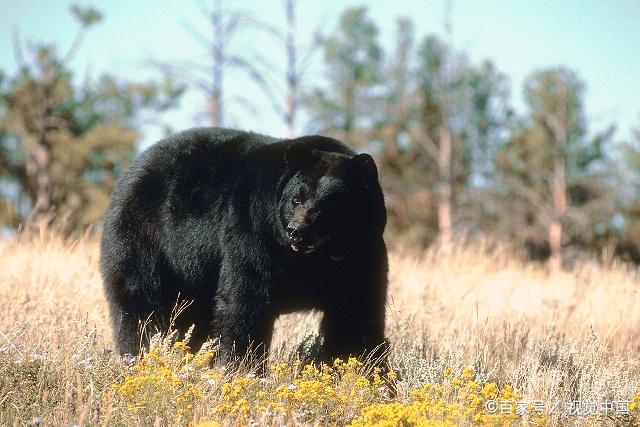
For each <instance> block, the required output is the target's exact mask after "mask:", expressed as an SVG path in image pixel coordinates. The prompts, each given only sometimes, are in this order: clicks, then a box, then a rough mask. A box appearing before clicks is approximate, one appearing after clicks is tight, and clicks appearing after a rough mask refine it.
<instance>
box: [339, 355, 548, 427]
mask: <svg viewBox="0 0 640 427" xmlns="http://www.w3.org/2000/svg"><path fill="white" fill-rule="evenodd" d="M443 376H444V378H445V380H444V381H443V382H442V383H435V384H433V383H427V384H425V385H423V386H422V387H420V388H417V389H414V390H412V391H411V399H410V401H409V402H406V403H399V402H392V403H386V404H374V405H371V406H368V407H366V408H364V409H363V411H362V414H361V415H360V416H359V417H357V418H356V419H355V420H354V421H353V422H352V423H351V424H350V425H351V426H354V427H355V426H381V427H382V426H398V425H411V426H414V425H415V426H424V427H449V426H451V427H454V426H459V425H478V426H516V425H545V424H546V422H547V417H546V416H545V415H542V414H537V413H535V411H534V410H533V408H531V407H530V408H527V411H525V412H526V413H527V417H526V419H525V416H524V414H519V413H518V411H517V410H516V403H515V402H517V401H519V400H520V399H521V396H520V395H519V394H518V393H516V392H515V391H514V390H513V388H512V387H511V386H510V385H505V386H504V387H502V388H500V387H498V386H497V385H496V384H495V383H493V382H487V383H485V384H478V383H477V382H476V381H474V379H473V378H474V373H473V371H472V370H470V369H468V368H464V369H463V370H462V372H461V374H460V375H458V376H454V375H453V370H452V369H451V368H447V369H445V370H444V372H443ZM489 401H492V402H493V401H497V402H509V403H508V404H507V407H502V408H503V410H502V411H500V412H499V413H496V411H494V410H489V409H487V402H489Z"/></svg>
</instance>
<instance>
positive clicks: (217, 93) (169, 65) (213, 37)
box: [152, 0, 274, 126]
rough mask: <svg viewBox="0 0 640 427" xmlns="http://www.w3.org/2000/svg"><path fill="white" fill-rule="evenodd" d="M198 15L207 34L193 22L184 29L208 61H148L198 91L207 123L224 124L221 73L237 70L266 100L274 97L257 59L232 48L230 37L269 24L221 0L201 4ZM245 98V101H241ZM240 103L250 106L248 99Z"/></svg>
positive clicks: (224, 95) (261, 28)
mask: <svg viewBox="0 0 640 427" xmlns="http://www.w3.org/2000/svg"><path fill="white" fill-rule="evenodd" d="M201 12H202V15H203V16H204V17H205V18H206V19H207V20H208V22H209V26H210V30H211V32H210V34H208V35H207V34H203V33H201V32H200V31H199V30H198V29H197V28H196V27H195V26H194V25H191V24H187V25H186V29H187V30H188V31H189V32H190V33H191V35H192V36H193V38H194V39H195V40H196V42H197V43H198V44H199V45H200V46H201V47H202V48H203V49H204V50H205V52H206V54H207V56H208V57H209V63H208V64H203V63H202V62H199V61H182V62H180V61H167V62H162V61H152V62H153V64H154V65H155V66H156V67H157V68H159V69H160V70H162V71H163V72H165V73H166V74H167V75H168V76H170V77H171V78H172V79H174V80H177V81H180V82H181V83H183V84H185V85H186V86H187V87H190V88H192V89H195V90H198V91H200V92H201V93H202V94H203V95H204V96H205V98H206V100H207V111H208V116H209V122H210V124H211V126H225V124H226V111H227V110H226V107H225V105H226V103H227V95H226V91H225V75H226V74H227V72H228V71H229V70H237V71H240V72H241V73H244V74H245V75H246V76H248V77H249V78H250V79H251V80H252V81H253V82H254V83H256V84H257V85H258V87H259V89H260V90H262V91H263V92H264V93H265V94H266V95H267V96H268V97H269V99H270V100H273V99H274V94H273V89H272V88H271V85H270V82H269V81H268V80H267V79H266V77H265V76H264V73H263V70H262V69H261V68H260V66H259V64H258V61H257V59H255V58H250V57H249V56H248V55H242V54H240V53H238V52H239V51H240V50H239V49H234V40H235V39H236V38H237V37H238V36H239V35H240V34H241V33H242V32H243V31H247V30H262V31H265V32H267V33H271V32H273V28H272V27H271V26H268V25H265V24H264V23H261V22H259V21H258V20H256V19H254V18H253V17H252V16H251V15H250V14H248V13H247V12H244V11H241V10H228V9H225V8H223V6H222V0H211V7H210V8H207V7H202V8H201ZM243 101H246V100H243ZM241 104H242V105H244V106H246V107H251V105H250V104H251V103H250V102H242V103H241Z"/></svg>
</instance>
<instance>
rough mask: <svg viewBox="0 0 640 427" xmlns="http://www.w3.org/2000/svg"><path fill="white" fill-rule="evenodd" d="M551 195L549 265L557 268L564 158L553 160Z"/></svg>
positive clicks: (564, 205)
mask: <svg viewBox="0 0 640 427" xmlns="http://www.w3.org/2000/svg"><path fill="white" fill-rule="evenodd" d="M551 193H552V197H553V219H552V220H551V223H550V224H549V248H550V250H551V256H550V257H549V267H551V268H554V269H557V268H560V267H561V266H562V218H563V217H564V214H565V213H566V211H567V183H566V164H565V160H564V158H558V159H556V160H555V161H554V171H553V181H552V183H551Z"/></svg>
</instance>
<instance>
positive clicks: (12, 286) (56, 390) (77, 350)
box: [0, 230, 640, 425]
mask: <svg viewBox="0 0 640 427" xmlns="http://www.w3.org/2000/svg"><path fill="white" fill-rule="evenodd" d="M98 257H99V254H98V243H97V239H96V238H95V237H91V236H85V237H81V238H76V239H72V240H65V239H62V238H60V237H58V236H57V235H56V234H54V233H52V232H49V231H47V230H40V231H38V232H30V233H23V234H21V235H19V236H17V237H16V238H15V239H12V240H5V241H0V313H2V315H1V316H0V378H2V379H0V425H6V424H11V423H22V422H24V421H25V420H26V421H30V420H32V419H36V420H35V422H38V421H39V420H40V419H43V420H48V423H49V424H50V425H62V424H65V423H66V425H69V424H70V423H80V424H91V423H103V422H104V421H100V422H98V421H99V419H98V418H96V417H102V418H100V419H101V420H104V419H105V411H106V412H109V411H112V410H114V411H115V409H113V408H109V407H101V405H102V404H103V403H104V402H103V400H101V399H103V397H102V396H101V393H102V391H104V390H105V388H106V387H108V385H109V384H110V383H112V382H114V381H117V380H118V378H122V376H123V372H125V369H126V366H125V365H124V363H123V362H122V361H120V360H119V359H118V358H117V357H115V356H114V355H113V354H110V352H109V351H108V350H105V349H110V348H112V347H113V344H112V341H111V333H110V329H109V321H108V320H109V319H108V312H107V307H106V302H105V299H104V297H103V293H102V284H101V279H100V275H99V271H98ZM638 279H639V277H638V272H637V270H635V269H634V268H631V267H629V266H627V265H624V264H619V263H615V262H609V263H606V264H603V263H601V262H596V261H595V260H584V261H581V262H577V263H576V264H575V266H574V267H572V268H571V270H568V271H549V270H547V269H546V268H545V267H543V266H539V265H533V264H527V263H525V262H523V261H521V260H520V259H519V258H518V257H517V256H516V255H514V253H513V251H512V250H510V249H509V248H507V247H505V246H501V245H495V244H492V243H489V242H486V241H485V242H469V241H462V240H460V241H458V242H457V243H455V244H454V245H453V246H451V247H449V248H448V249H447V250H443V249H440V248H432V249H430V250H427V251H424V252H417V251H412V252H407V253H400V252H395V253H392V254H391V255H390V292H389V304H388V309H387V335H388V337H389V339H390V340H391V342H392V344H393V353H392V360H393V362H394V364H395V365H396V366H397V367H398V368H399V369H400V371H401V372H402V377H403V378H402V380H401V382H400V384H399V397H398V398H399V399H402V398H403V396H404V397H406V393H407V390H410V389H411V388H413V387H417V386H420V385H421V384H423V383H424V382H428V381H438V380H441V379H442V371H443V369H444V368H445V367H452V368H454V369H461V368H462V367H472V368H474V370H475V371H476V372H477V376H478V378H480V379H483V380H491V381H496V382H500V383H511V384H513V385H514V387H515V388H516V389H517V390H518V391H519V392H520V393H521V394H522V395H523V398H524V399H528V400H542V401H544V402H548V403H552V402H557V401H563V402H565V401H570V400H587V399H596V400H602V399H606V398H614V399H615V398H618V399H625V398H628V397H629V396H631V395H632V394H633V393H636V392H638V391H639V390H640V359H639V358H638V355H639V354H640V282H639V280H638ZM320 317H321V314H319V313H302V314H293V315H288V316H283V317H282V318H280V319H279V320H278V322H277V326H276V336H275V338H274V342H273V347H272V348H273V352H272V355H273V357H274V358H275V359H283V358H285V359H286V358H291V357H293V356H292V355H293V353H294V352H295V351H296V349H297V348H298V345H299V344H300V342H302V341H304V339H305V338H307V337H309V336H310V335H312V334H313V333H314V331H315V330H316V328H317V324H318V321H319V319H320ZM25 366H26V367H25ZM23 368H24V370H25V371H24V372H22V371H21V370H20V369H23ZM16 369H18V371H16ZM16 372H17V373H16ZM52 372H55V375H53V374H52ZM25 390H26V391H25ZM25 393H26V394H25ZM96 414H98V415H96ZM110 416H111V415H109V416H107V417H106V419H110ZM114 416H115V415H114ZM569 421H571V419H570V418H566V417H565V416H564V415H563V416H560V415H555V416H552V417H551V418H550V422H551V423H552V424H560V425H566V424H567V423H569ZM594 425H595V424H594Z"/></svg>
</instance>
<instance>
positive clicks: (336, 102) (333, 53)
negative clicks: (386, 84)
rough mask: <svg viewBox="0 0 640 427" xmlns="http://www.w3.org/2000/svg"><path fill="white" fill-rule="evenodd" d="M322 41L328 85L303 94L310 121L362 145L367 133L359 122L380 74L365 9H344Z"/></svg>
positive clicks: (379, 54)
mask: <svg viewBox="0 0 640 427" xmlns="http://www.w3.org/2000/svg"><path fill="white" fill-rule="evenodd" d="M322 42H323V46H324V54H325V55H324V56H325V62H326V65H327V83H328V87H327V88H315V89H314V90H313V91H312V94H311V95H310V96H308V97H307V105H308V106H309V110H310V112H311V115H312V116H313V118H312V122H313V123H314V126H315V127H316V128H317V130H318V131H319V132H324V133H327V134H333V135H334V136H337V137H338V138H342V139H343V140H344V141H345V142H347V143H349V144H351V145H354V146H361V147H362V146H363V145H365V144H366V143H367V142H368V134H367V131H366V129H365V128H364V126H363V125H362V123H361V121H362V119H363V118H365V117H366V116H368V115H369V114H370V113H371V111H370V105H369V101H370V100H371V97H372V94H371V89H372V87H373V86H374V85H375V84H376V83H377V82H378V80H379V77H380V62H381V59H382V50H381V48H380V45H379V43H378V29H377V26H376V25H375V23H373V22H372V21H371V20H370V19H369V18H368V16H367V10H366V8H364V7H359V8H352V9H347V10H346V11H345V12H344V13H343V14H342V17H341V19H340V23H339V25H338V28H337V30H336V31H335V32H333V33H332V35H331V36H330V37H326V38H323V39H322Z"/></svg>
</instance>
